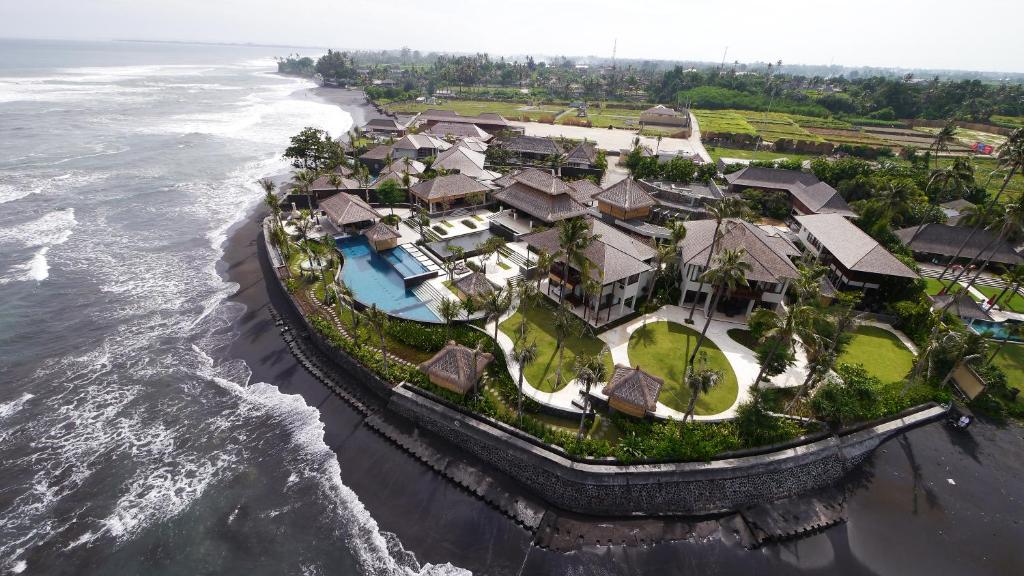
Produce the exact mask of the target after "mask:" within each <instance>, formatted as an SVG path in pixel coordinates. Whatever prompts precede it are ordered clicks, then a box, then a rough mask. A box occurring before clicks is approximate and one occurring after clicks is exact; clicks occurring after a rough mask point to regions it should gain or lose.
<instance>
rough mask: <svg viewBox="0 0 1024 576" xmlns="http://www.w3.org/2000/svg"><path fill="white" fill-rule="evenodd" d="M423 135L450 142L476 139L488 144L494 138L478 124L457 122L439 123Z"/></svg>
mask: <svg viewBox="0 0 1024 576" xmlns="http://www.w3.org/2000/svg"><path fill="white" fill-rule="evenodd" d="M422 133H423V134H428V135H430V136H436V137H437V138H444V139H445V140H448V141H450V142H455V141H457V140H462V139H464V138H474V139H476V140H479V141H481V142H487V141H489V140H490V139H491V138H493V137H494V136H493V135H491V134H488V133H487V132H485V131H484V130H482V129H481V128H480V127H479V126H477V125H476V124H460V123H457V122H437V123H435V124H434V125H432V126H430V127H428V128H427V129H426V130H424V131H423V132H422Z"/></svg>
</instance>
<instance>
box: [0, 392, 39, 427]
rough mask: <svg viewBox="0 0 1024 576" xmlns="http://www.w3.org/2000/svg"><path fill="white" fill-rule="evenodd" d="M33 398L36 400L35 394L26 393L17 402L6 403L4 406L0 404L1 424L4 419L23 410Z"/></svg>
mask: <svg viewBox="0 0 1024 576" xmlns="http://www.w3.org/2000/svg"><path fill="white" fill-rule="evenodd" d="M33 398H35V396H34V395H33V394H29V393H28V392H25V393H24V394H22V395H21V396H20V397H18V398H17V399H15V400H11V401H10V402H4V403H3V404H0V423H2V422H3V421H4V419H6V418H8V417H9V416H12V415H14V414H15V413H17V412H18V411H19V410H21V408H22V407H23V406H24V405H25V403H26V402H28V401H29V400H31V399H33Z"/></svg>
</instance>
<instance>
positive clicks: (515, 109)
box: [388, 100, 566, 120]
mask: <svg viewBox="0 0 1024 576" xmlns="http://www.w3.org/2000/svg"><path fill="white" fill-rule="evenodd" d="M388 109H389V110H391V111H393V112H399V113H403V114H412V113H417V112H423V111H424V110H454V111H455V112H458V113H459V114H462V115H464V116H476V115H478V114H482V113H484V112H491V113H494V114H500V115H502V116H504V117H505V118H507V119H509V120H519V119H521V118H527V119H530V120H537V119H539V118H542V117H547V116H552V117H553V116H557V115H558V114H561V113H562V111H563V110H565V109H566V106H555V105H547V104H545V105H541V106H531V105H530V104H529V103H526V102H493V101H490V100H444V101H441V102H440V103H438V104H419V103H416V102H394V103H391V104H389V105H388Z"/></svg>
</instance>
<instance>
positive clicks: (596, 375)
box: [575, 348, 608, 442]
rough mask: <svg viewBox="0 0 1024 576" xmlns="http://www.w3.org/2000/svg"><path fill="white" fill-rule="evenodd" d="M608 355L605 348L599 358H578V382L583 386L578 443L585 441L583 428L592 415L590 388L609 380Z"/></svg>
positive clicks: (584, 356) (585, 356) (582, 356)
mask: <svg viewBox="0 0 1024 576" xmlns="http://www.w3.org/2000/svg"><path fill="white" fill-rule="evenodd" d="M607 354H608V349H607V348H605V349H603V350H602V351H601V353H600V354H598V355H597V356H590V355H587V354H581V355H579V356H577V357H576V366H575V368H576V382H577V383H579V384H582V385H583V413H582V414H580V427H579V430H577V431H576V441H577V442H579V441H580V440H583V427H584V425H585V424H586V422H587V416H588V415H590V388H591V387H593V386H594V385H595V384H597V383H599V382H604V381H605V380H607V379H608V374H607V372H606V368H605V361H604V359H605V356H606V355H607Z"/></svg>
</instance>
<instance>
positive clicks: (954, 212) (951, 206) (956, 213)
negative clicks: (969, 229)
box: [939, 198, 975, 226]
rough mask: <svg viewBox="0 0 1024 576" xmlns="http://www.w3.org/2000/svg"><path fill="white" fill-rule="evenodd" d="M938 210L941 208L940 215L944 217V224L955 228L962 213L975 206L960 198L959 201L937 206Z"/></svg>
mask: <svg viewBox="0 0 1024 576" xmlns="http://www.w3.org/2000/svg"><path fill="white" fill-rule="evenodd" d="M939 208H941V209H942V213H943V214H945V215H946V224H949V225H950V226H957V225H958V224H959V223H960V218H961V217H962V216H963V215H964V213H965V212H969V211H970V210H973V209H974V208H975V206H974V204H972V203H970V202H968V201H967V200H964V199H962V198H961V199H959V200H953V201H951V202H944V203H942V204H939Z"/></svg>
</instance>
